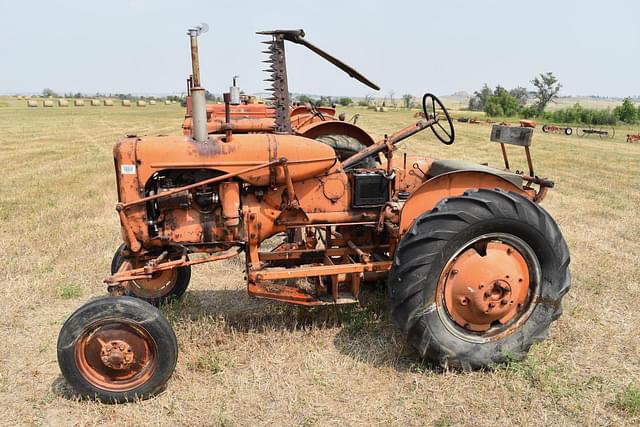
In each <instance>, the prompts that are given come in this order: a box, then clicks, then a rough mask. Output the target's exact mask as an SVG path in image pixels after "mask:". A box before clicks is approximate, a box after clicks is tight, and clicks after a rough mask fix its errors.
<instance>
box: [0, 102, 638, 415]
mask: <svg viewBox="0 0 640 427" xmlns="http://www.w3.org/2000/svg"><path fill="white" fill-rule="evenodd" d="M0 101H2V102H0V162H1V164H2V168H3V170H2V189H1V190H0V235H1V236H2V237H1V238H0V278H1V279H2V286H1V287H0V313H2V320H3V321H2V322H1V323H0V342H2V344H3V350H2V351H0V401H1V402H2V404H1V405H0V424H2V425H16V424H20V425H40V424H52V425H76V424H77V425H94V424H109V425H118V426H127V425H141V424H160V425H196V424H197V425H252V426H254V425H314V424H318V425H340V426H342V425H496V424H505V425H509V424H516V425H637V424H638V423H640V336H639V334H638V330H639V328H640V310H639V309H638V301H639V300H640V247H639V243H638V242H639V241H640V191H639V190H638V188H639V187H640V144H627V143H625V142H624V134H626V133H627V132H626V131H625V130H623V129H618V130H617V135H616V138H615V139H614V140H600V139H593V138H592V139H589V138H578V137H577V136H575V135H574V136H571V137H566V136H564V135H549V134H543V133H542V132H541V131H540V130H539V128H538V129H536V131H535V135H534V145H533V149H532V152H533V160H534V165H535V168H536V172H537V174H539V175H541V176H546V177H549V178H551V179H553V180H555V181H556V184H557V185H556V189H554V190H553V191H551V192H550V194H549V196H548V198H547V199H546V200H545V202H544V207H545V208H546V209H547V210H549V211H550V212H551V214H552V215H553V216H554V217H555V218H556V220H557V222H558V223H559V225H560V227H561V229H562V231H563V233H564V235H565V238H566V240H567V242H568V244H569V247H570V249H571V255H572V264H571V269H572V274H573V282H572V283H573V286H572V289H571V291H570V293H569V294H568V295H567V296H566V297H565V299H564V301H565V303H564V304H565V311H564V315H563V316H562V317H561V318H560V320H558V321H557V322H556V323H554V325H553V327H552V330H551V335H550V339H549V340H547V341H545V342H543V343H541V344H539V345H536V346H534V347H533V349H532V351H531V353H530V356H529V358H528V359H527V360H526V361H525V362H522V363H513V364H510V365H508V366H503V367H500V368H497V369H495V370H492V371H486V372H473V373H460V372H448V371H441V370H437V369H433V368H432V367H430V366H429V365H427V364H425V363H423V362H421V361H420V360H419V359H418V358H417V357H416V356H415V354H414V353H413V352H412V351H411V349H409V348H408V347H407V346H406V345H405V344H404V342H403V338H402V337H401V336H400V335H399V334H398V333H397V331H396V329H395V327H394V326H393V324H392V323H391V321H390V319H389V316H388V313H387V309H386V307H385V300H384V292H383V290H382V289H370V290H367V291H366V292H365V294H364V298H363V304H362V305H361V306H360V307H352V308H342V309H335V308H325V309H316V310H312V311H307V310H304V309H298V308H297V307H290V306H285V305H281V304H278V303H271V302H265V301H258V300H253V299H251V298H250V297H248V296H247V295H246V290H245V283H244V281H243V268H242V263H241V260H240V258H238V259H233V260H230V261H228V262H221V263H218V264H209V265H206V266H200V267H196V268H194V269H193V277H192V280H191V284H190V287H189V290H188V292H187V294H186V297H185V298H184V299H183V300H182V301H180V302H178V303H176V304H174V305H172V306H170V307H165V308H164V309H163V310H164V312H165V314H166V315H167V316H168V317H169V319H170V321H171V323H172V324H173V326H174V328H175V330H176V333H177V337H178V341H179V346H180V354H179V360H178V366H177V370H176V372H175V374H174V376H173V377H172V379H171V381H170V382H169V384H168V388H167V390H166V391H165V392H164V393H163V394H161V395H160V396H158V397H156V398H155V399H152V400H148V401H145V402H139V403H133V404H126V405H101V404H98V403H95V402H91V401H79V400H77V399H75V398H74V396H73V393H72V392H71V390H70V389H69V387H68V386H67V385H66V384H65V382H64V380H63V378H62V377H61V375H60V373H59V369H58V366H57V362H56V348H55V345H56V339H57V334H58V331H59V329H60V327H61V326H62V323H63V322H64V320H65V319H66V317H67V316H68V315H69V314H70V313H71V312H72V311H73V310H75V309H76V308H77V307H79V306H80V305H81V304H82V303H83V302H85V301H86V300H87V299H89V298H90V297H92V296H97V295H102V294H104V293H105V287H104V285H103V284H102V279H103V278H104V277H105V276H106V275H107V274H108V269H109V263H110V260H111V256H112V255H113V251H114V250H115V248H116V247H117V246H118V244H119V224H118V220H117V217H116V215H115V210H114V204H115V201H116V193H115V179H114V173H113V160H112V156H111V150H112V146H113V143H114V142H115V141H116V140H117V139H118V138H120V137H122V136H123V135H124V134H128V133H137V134H138V135H144V134H149V135H156V134H178V133H180V132H181V129H180V122H181V117H182V114H183V110H182V109H181V108H180V107H178V106H176V105H173V106H164V105H157V106H148V107H147V108H137V107H131V108H123V107H120V106H116V107H69V108H65V109H63V108H57V107H54V108H47V109H43V108H42V107H39V108H32V109H28V108H27V107H26V105H25V103H24V102H19V101H15V100H13V99H9V98H3V99H0ZM356 112H358V113H360V114H361V119H360V124H361V125H362V126H363V127H365V128H366V129H367V130H369V131H370V132H371V133H372V134H374V135H375V136H376V137H381V136H382V135H383V134H384V133H390V132H393V131H394V130H395V129H397V128H400V127H403V126H405V125H406V124H408V123H410V122H411V121H413V120H415V119H414V118H413V112H405V111H397V112H396V111H390V112H386V113H374V112H371V111H366V110H355V109H347V117H350V116H351V115H352V114H354V113H356ZM489 129H490V128H489V126H487V125H470V124H464V123H460V124H456V132H457V134H458V138H457V141H456V143H455V144H454V145H453V146H450V147H446V146H444V145H442V144H440V143H438V142H437V141H436V140H435V138H434V137H433V136H432V135H431V133H430V131H428V130H427V131H425V132H423V133H422V134H419V135H418V136H416V137H414V138H412V139H410V140H408V141H407V142H405V143H403V144H401V149H402V150H406V151H408V152H409V153H411V154H425V155H432V156H435V157H439V158H461V159H466V160H473V161H476V162H479V163H484V162H489V163H490V164H493V165H499V164H500V160H501V156H500V150H499V147H498V146H496V145H494V144H491V143H489V142H488V137H489ZM636 132H637V130H636ZM514 150H515V148H514ZM516 153H517V152H516V151H514V159H513V160H514V163H515V164H516V165H519V166H520V168H524V166H525V163H524V157H523V156H521V155H519V153H517V154H518V155H517V156H516V155H515V154H516Z"/></svg>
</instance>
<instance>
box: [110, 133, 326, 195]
mask: <svg viewBox="0 0 640 427" xmlns="http://www.w3.org/2000/svg"><path fill="white" fill-rule="evenodd" d="M113 151H114V159H115V163H116V173H117V174H118V182H119V183H120V185H125V182H127V183H128V184H129V185H131V186H133V185H135V186H136V187H137V190H138V191H139V190H140V189H141V188H143V187H144V185H145V183H146V182H147V181H148V180H149V178H150V177H151V176H152V175H153V174H154V173H156V172H159V171H162V170H168V169H211V170H216V171H221V172H224V173H233V172H239V171H241V170H243V169H247V168H250V167H252V166H258V165H260V164H263V163H266V162H269V161H273V160H277V159H281V158H283V157H284V158H286V159H287V161H288V168H289V173H290V175H291V178H292V180H293V181H301V180H304V179H308V178H311V177H313V176H316V175H319V174H321V173H323V172H324V171H326V170H328V169H329V168H331V167H332V166H333V165H334V164H335V162H336V161H337V159H336V154H335V152H334V150H333V148H331V147H329V146H328V145H325V144H323V143H322V142H319V141H315V140H313V139H309V138H304V137H300V136H294V135H274V134H245V135H243V134H235V135H233V138H232V140H231V141H230V142H225V139H224V136H213V135H211V136H210V137H209V139H208V140H207V141H205V142H197V141H195V140H193V139H192V138H191V137H190V136H157V137H141V138H137V137H131V138H126V139H124V140H122V141H120V142H118V143H116V145H115V147H114V149H113ZM272 174H274V175H276V176H275V177H272ZM134 177H135V178H136V179H135V180H136V181H137V182H136V183H135V184H134V182H132V180H131V178H134ZM239 177H240V179H242V180H244V181H246V182H247V183H249V184H252V185H257V186H267V185H269V184H270V183H271V182H275V183H276V184H283V183H284V171H283V170H282V168H281V167H272V168H268V167H265V168H261V169H257V170H254V171H252V172H248V173H245V174H243V175H240V176H239ZM272 178H273V181H272ZM120 195H121V196H122V195H123V194H122V192H120ZM121 201H124V200H121Z"/></svg>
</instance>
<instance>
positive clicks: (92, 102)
mask: <svg viewBox="0 0 640 427" xmlns="http://www.w3.org/2000/svg"><path fill="white" fill-rule="evenodd" d="M91 106H92V107H99V106H100V101H98V100H97V99H92V100H91Z"/></svg>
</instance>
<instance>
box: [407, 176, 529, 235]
mask: <svg viewBox="0 0 640 427" xmlns="http://www.w3.org/2000/svg"><path fill="white" fill-rule="evenodd" d="M479 188H486V189H496V188H500V189H502V190H505V191H512V192H514V193H518V194H521V195H523V196H525V197H528V198H531V199H532V198H533V197H532V195H531V194H530V193H528V192H526V191H524V190H523V189H522V188H518V187H516V186H515V185H513V184H512V183H510V182H509V181H507V180H506V179H504V178H501V177H499V176H497V175H493V174H490V173H485V172H469V171H461V172H452V173H448V174H444V175H440V176H437V177H435V178H431V179H429V180H427V181H426V182H424V183H423V184H422V185H421V186H420V187H419V188H418V189H416V190H415V191H414V192H413V193H412V194H411V196H410V197H409V199H408V200H407V202H406V203H405V204H404V208H403V209H402V214H401V216H400V232H401V233H405V232H406V231H407V230H408V229H409V227H410V226H411V224H412V223H413V221H414V220H415V219H416V218H417V217H419V216H420V215H422V214H423V213H426V212H429V211H431V209H433V208H434V207H435V206H436V205H437V204H438V203H439V202H440V201H441V200H444V199H446V198H447V197H453V196H460V195H462V194H463V193H464V192H465V191H467V190H473V189H479Z"/></svg>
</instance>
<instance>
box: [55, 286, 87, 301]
mask: <svg viewBox="0 0 640 427" xmlns="http://www.w3.org/2000/svg"><path fill="white" fill-rule="evenodd" d="M58 295H59V296H60V298H62V299H75V298H79V297H80V296H81V295H82V288H80V285H78V284H75V283H70V282H69V283H65V284H64V285H62V286H60V288H59V289H58Z"/></svg>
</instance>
